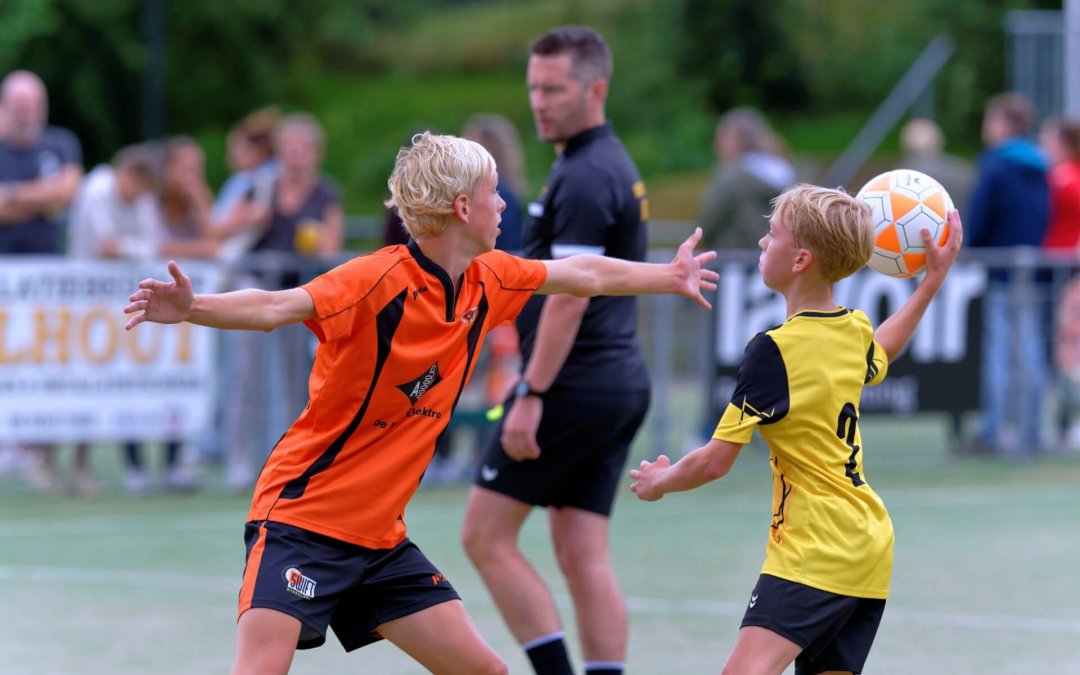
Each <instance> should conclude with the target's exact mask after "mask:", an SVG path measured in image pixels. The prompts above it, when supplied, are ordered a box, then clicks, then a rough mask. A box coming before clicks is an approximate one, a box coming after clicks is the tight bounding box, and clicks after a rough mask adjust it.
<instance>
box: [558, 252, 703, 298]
mask: <svg viewBox="0 0 1080 675" xmlns="http://www.w3.org/2000/svg"><path fill="white" fill-rule="evenodd" d="M555 263H557V264H565V265H567V268H568V272H569V273H568V274H566V275H564V276H559V277H558V278H559V279H560V280H561V282H562V283H561V284H560V286H562V287H561V288H559V289H557V290H555V291H554V292H558V293H571V294H573V295H577V296H583V297H592V296H597V295H646V294H659V293H676V292H678V290H679V289H680V288H681V285H682V283H684V282H685V278H683V274H684V273H683V272H682V271H681V270H680V269H679V268H677V267H676V266H674V265H670V264H663V265H661V264H654V263H642V262H631V261H629V260H622V259H620V258H609V257H607V256H600V255H577V256H574V257H572V258H566V259H563V260H558V261H555Z"/></svg>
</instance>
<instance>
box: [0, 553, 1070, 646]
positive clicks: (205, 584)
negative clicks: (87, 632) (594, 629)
mask: <svg viewBox="0 0 1080 675" xmlns="http://www.w3.org/2000/svg"><path fill="white" fill-rule="evenodd" d="M3 582H18V583H20V584H26V583H38V584H45V585H56V584H66V585H74V586H101V587H106V588H132V589H139V590H153V591H160V590H170V591H174V590H175V591H183V592H185V593H191V592H202V593H211V594H214V595H218V594H221V595H230V596H235V595H236V594H237V593H238V592H239V590H240V577H239V575H237V577H236V578H235V579H233V578H227V577H214V576H207V575H200V574H181V573H175V572H147V571H138V570H120V569H82V568H71V567H39V566H19V567H15V566H0V583H3ZM458 591H459V592H460V593H461V594H462V596H464V597H467V598H468V599H469V600H468V603H469V605H478V606H479V605H482V606H485V607H488V608H491V607H492V603H491V600H490V599H489V598H488V595H487V593H486V592H484V591H483V590H478V589H475V588H470V589H464V588H459V589H458ZM556 602H557V604H558V605H559V606H560V607H562V608H564V609H568V608H569V607H570V606H571V603H570V598H569V597H568V596H565V595H562V594H558V595H557V596H556ZM626 602H627V607H628V608H629V610H630V612H631V613H632V614H641V615H684V616H706V617H725V618H731V617H735V618H737V617H741V616H742V615H743V611H744V608H745V603H742V602H723V601H710V600H689V599H666V598H643V597H636V596H630V597H628V598H627V599H626ZM885 616H886V619H885V620H886V621H889V622H899V623H904V624H909V625H916V626H937V627H947V628H967V629H973V630H991V631H1003V632H1014V631H1023V632H1029V633H1042V634H1065V635H1077V636H1080V618H1078V619H1046V618H1041V617H1024V616H1009V615H1000V614H975V613H956V612H918V611H912V610H906V609H898V608H895V607H888V608H886V610H885Z"/></svg>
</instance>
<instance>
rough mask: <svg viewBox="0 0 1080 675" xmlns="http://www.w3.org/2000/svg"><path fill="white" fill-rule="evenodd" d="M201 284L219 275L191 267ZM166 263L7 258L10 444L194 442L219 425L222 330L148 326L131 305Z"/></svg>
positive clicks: (5, 408)
mask: <svg viewBox="0 0 1080 675" xmlns="http://www.w3.org/2000/svg"><path fill="white" fill-rule="evenodd" d="M182 267H183V269H184V272H185V273H186V274H187V275H188V276H190V277H191V279H192V283H193V286H194V288H195V291H196V292H212V291H214V290H216V288H217V286H218V276H219V275H218V272H217V270H216V268H215V267H214V266H212V265H209V264H206V263H195V262H187V263H184V264H183V265H182ZM167 276H168V272H167V271H166V268H165V263H163V262H162V263H152V264H133V263H129V262H103V261H75V260H65V259H63V258H48V257H36V256H16V257H5V258H3V264H2V265H0V439H2V440H3V441H4V442H12V441H18V442H56V443H63V442H74V441H89V442H97V441H128V440H131V441H136V440H146V441H158V440H165V439H189V438H193V437H195V436H197V435H198V434H200V433H202V432H203V431H204V430H205V429H206V428H207V427H208V425H209V424H210V421H211V418H210V414H211V407H212V405H213V396H212V394H213V391H214V378H215V375H216V369H217V368H216V365H217V357H216V338H215V336H214V331H212V330H210V329H207V328H202V327H199V326H192V325H190V324H178V325H171V326H162V325H159V324H149V323H145V324H142V325H140V326H137V327H136V328H135V329H134V330H131V331H125V330H124V324H125V323H127V320H128V317H127V315H125V314H124V313H123V308H124V306H125V305H127V304H128V296H129V295H130V294H131V293H132V292H134V291H135V290H136V288H137V285H138V283H139V281H141V280H142V279H145V278H147V277H155V278H158V279H165V278H167Z"/></svg>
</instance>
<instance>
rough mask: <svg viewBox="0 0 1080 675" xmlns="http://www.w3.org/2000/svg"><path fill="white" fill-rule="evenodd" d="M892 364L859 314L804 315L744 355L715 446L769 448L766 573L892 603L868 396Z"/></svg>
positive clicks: (889, 548)
mask: <svg viewBox="0 0 1080 675" xmlns="http://www.w3.org/2000/svg"><path fill="white" fill-rule="evenodd" d="M887 370H888V357H887V356H886V354H885V351H884V350H883V349H882V348H881V346H880V345H879V344H878V343H877V342H876V341H875V340H874V329H873V326H872V325H871V324H870V320H869V319H868V318H867V317H866V315H865V314H863V313H862V312H860V311H857V310H850V309H843V308H841V309H839V310H836V311H832V312H819V311H806V312H800V313H798V314H796V315H794V316H792V317H791V318H789V319H788V320H787V321H785V322H784V323H783V324H782V325H780V326H778V327H776V328H773V329H771V330H768V331H765V332H763V333H759V334H757V335H755V336H754V337H753V339H751V340H750V343H749V344H748V345H747V347H746V353H745V355H744V357H743V363H742V365H741V366H740V368H739V376H738V381H737V383H736V386H735V392H734V394H733V395H732V397H731V402H730V403H729V404H728V406H727V409H726V410H725V411H724V415H723V417H722V419H721V420H720V424H719V425H718V426H717V427H716V431H715V433H714V434H713V438H715V439H718V440H723V441H730V442H733V443H740V444H745V443H747V442H749V441H750V437H751V436H752V435H753V433H754V429H758V430H759V431H760V432H761V435H762V437H763V438H764V439H765V442H766V443H768V445H769V449H770V465H771V468H772V474H773V500H772V506H773V517H772V525H771V529H770V533H769V541H768V546H767V550H766V557H765V565H764V566H763V567H762V570H761V571H762V573H763V574H771V575H774V576H777V577H781V578H783V579H788V580H790V581H794V582H798V583H801V584H806V585H807V586H812V587H814V588H819V589H821V590H825V591H829V592H832V593H839V594H842V595H850V596H856V597H864V598H886V597H888V593H889V577H890V574H891V572H892V562H893V527H892V522H891V521H890V520H889V514H888V513H887V512H886V510H885V506H884V504H882V502H881V499H880V498H879V497H878V495H877V494H876V493H875V492H874V491H873V490H872V489H871V488H870V484H869V483H868V482H867V478H866V474H865V472H864V470H863V450H862V438H861V437H860V434H859V425H858V422H859V401H860V399H861V397H862V388H863V386H864V385H867V384H877V383H879V382H881V380H883V379H884V378H885V374H886V371H887Z"/></svg>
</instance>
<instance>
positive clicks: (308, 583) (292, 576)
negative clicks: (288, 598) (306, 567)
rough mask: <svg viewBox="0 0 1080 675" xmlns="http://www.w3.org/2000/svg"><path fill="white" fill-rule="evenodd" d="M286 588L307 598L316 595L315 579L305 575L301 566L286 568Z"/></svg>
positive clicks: (309, 598)
mask: <svg viewBox="0 0 1080 675" xmlns="http://www.w3.org/2000/svg"><path fill="white" fill-rule="evenodd" d="M283 576H284V577H285V590H287V591H288V592H290V593H292V594H293V595H298V596H300V597H301V598H303V599H305V600H311V599H312V598H314V597H315V580H314V579H312V578H311V577H306V576H304V573H303V572H301V571H300V568H299V567H290V568H289V569H287V570H285V573H284V575H283Z"/></svg>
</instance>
